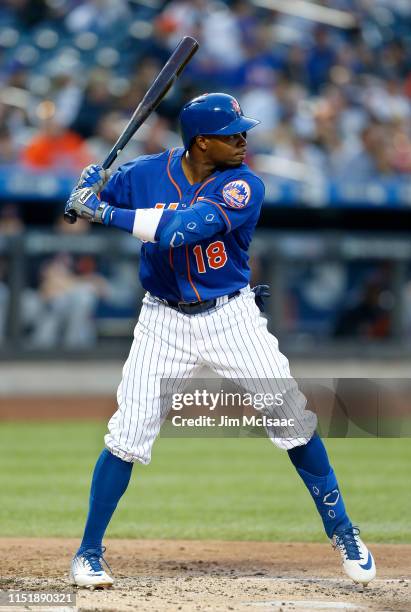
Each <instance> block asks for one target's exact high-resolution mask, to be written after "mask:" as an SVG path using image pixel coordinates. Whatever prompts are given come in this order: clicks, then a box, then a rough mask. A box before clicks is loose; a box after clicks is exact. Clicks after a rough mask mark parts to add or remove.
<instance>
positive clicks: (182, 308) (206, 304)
mask: <svg viewBox="0 0 411 612" xmlns="http://www.w3.org/2000/svg"><path fill="white" fill-rule="evenodd" d="M236 295H240V291H234V292H233V293H230V294H229V295H228V296H227V297H228V299H229V300H231V298H233V297H236ZM217 300H218V298H213V299H212V300H204V301H203V302H171V301H170V300H162V302H164V303H165V304H166V305H167V306H170V308H174V310H178V311H179V312H182V313H183V314H187V315H194V314H199V313H200V312H205V311H206V310H210V308H214V306H216V304H217Z"/></svg>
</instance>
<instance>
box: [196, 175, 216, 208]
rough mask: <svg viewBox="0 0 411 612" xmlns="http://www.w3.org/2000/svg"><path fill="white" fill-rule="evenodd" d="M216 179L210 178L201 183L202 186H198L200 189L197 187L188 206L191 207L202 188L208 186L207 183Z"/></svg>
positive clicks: (214, 177)
mask: <svg viewBox="0 0 411 612" xmlns="http://www.w3.org/2000/svg"><path fill="white" fill-rule="evenodd" d="M216 178H217V177H216V176H212V177H211V178H209V179H207V180H206V181H205V182H204V183H202V184H201V185H200V187H199V188H198V189H197V191H196V192H195V194H194V197H193V199H192V200H191V202H190V206H192V205H193V204H194V200H195V199H196V197H197V196H198V194H199V193H200V191H201V190H202V189H204V187H205V186H206V185H208V183H211V181H215V179H216Z"/></svg>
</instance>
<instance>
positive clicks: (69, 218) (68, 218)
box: [64, 210, 77, 225]
mask: <svg viewBox="0 0 411 612" xmlns="http://www.w3.org/2000/svg"><path fill="white" fill-rule="evenodd" d="M64 221H65V222H66V223H69V224H70V225H73V223H75V222H76V221H77V214H76V213H75V211H74V210H68V211H67V212H65V213H64Z"/></svg>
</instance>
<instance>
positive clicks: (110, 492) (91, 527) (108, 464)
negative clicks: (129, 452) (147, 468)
mask: <svg viewBox="0 0 411 612" xmlns="http://www.w3.org/2000/svg"><path fill="white" fill-rule="evenodd" d="M132 469H133V464H132V463H130V462H128V461H123V460H122V459H119V458H118V457H115V456H114V455H112V454H111V453H110V452H109V451H108V450H107V449H104V450H103V452H102V453H101V455H100V457H99V458H98V460H97V463H96V467H95V468H94V473H93V479H92V481H91V491H90V505H89V513H88V517H87V522H86V527H85V530H84V535H83V539H82V542H81V545H80V549H79V551H82V550H85V549H86V548H99V547H100V546H101V543H102V541H103V536H104V533H105V531H106V529H107V526H108V524H109V522H110V519H111V517H112V515H113V512H114V510H115V509H116V507H117V504H118V502H119V500H120V498H121V496H122V495H123V493H124V492H125V490H126V489H127V486H128V483H129V481H130V476H131V470H132Z"/></svg>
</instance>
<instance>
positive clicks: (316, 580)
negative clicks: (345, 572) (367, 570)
mask: <svg viewBox="0 0 411 612" xmlns="http://www.w3.org/2000/svg"><path fill="white" fill-rule="evenodd" d="M242 578H243V579H245V580H269V581H271V582H310V583H312V584H318V583H324V584H336V585H338V584H340V585H346V584H348V585H352V586H359V587H360V586H361V584H356V583H355V582H353V581H352V580H350V579H349V578H296V577H295V576H293V577H290V578H285V577H284V576H281V577H276V576H243V577H242ZM398 583H404V584H409V583H410V581H409V580H408V579H406V578H374V580H372V581H371V582H370V583H369V584H371V585H372V584H384V585H387V584H398Z"/></svg>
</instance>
